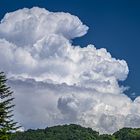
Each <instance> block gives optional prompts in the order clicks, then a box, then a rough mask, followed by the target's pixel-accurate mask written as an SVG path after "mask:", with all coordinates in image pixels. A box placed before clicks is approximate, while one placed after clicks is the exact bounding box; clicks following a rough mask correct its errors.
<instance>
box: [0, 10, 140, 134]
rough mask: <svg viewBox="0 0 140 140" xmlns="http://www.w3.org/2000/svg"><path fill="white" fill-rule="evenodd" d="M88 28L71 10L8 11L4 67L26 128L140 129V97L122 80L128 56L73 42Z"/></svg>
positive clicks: (1, 53)
mask: <svg viewBox="0 0 140 140" xmlns="http://www.w3.org/2000/svg"><path fill="white" fill-rule="evenodd" d="M87 30H88V27H87V26H86V25H83V23H82V22H81V21H80V19H79V18H78V17H76V16H73V15H71V14H69V13H63V12H56V13H54V12H49V11H47V10H46V9H42V8H38V7H34V8H32V9H27V8H24V9H21V10H17V11H15V12H12V13H8V14H6V15H5V17H4V18H3V19H2V21H1V24H0V69H1V70H2V71H5V72H6V73H7V75H8V78H9V79H10V80H9V85H11V87H12V88H13V90H14V91H15V92H14V96H15V102H16V110H15V118H16V120H18V121H19V122H20V123H21V124H22V125H23V127H24V128H25V129H27V128H39V127H40V128H41V127H46V126H52V125H57V124H64V123H77V124H81V125H83V126H86V127H91V128H93V129H95V130H98V131H100V133H113V132H114V131H116V130H118V129H119V128H122V127H140V115H139V114H140V97H137V98H136V99H135V101H131V99H130V98H129V97H127V96H126V95H125V94H123V91H124V89H125V88H123V87H120V86H119V84H118V81H123V80H125V79H126V78H127V75H128V72H129V70H128V66H127V63H126V62H125V61H124V60H117V59H115V58H113V57H112V56H111V54H110V53H109V52H107V51H106V49H105V48H101V49H96V48H95V47H94V45H88V46H87V47H84V48H81V47H80V46H73V45H72V44H71V39H73V38H75V37H80V36H82V35H84V34H86V33H87Z"/></svg>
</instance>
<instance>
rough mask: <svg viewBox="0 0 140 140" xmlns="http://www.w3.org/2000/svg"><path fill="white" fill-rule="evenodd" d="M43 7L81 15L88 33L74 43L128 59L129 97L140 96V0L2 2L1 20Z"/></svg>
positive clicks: (0, 6) (23, 0)
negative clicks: (94, 47) (27, 8)
mask: <svg viewBox="0 0 140 140" xmlns="http://www.w3.org/2000/svg"><path fill="white" fill-rule="evenodd" d="M33 6H39V7H43V8H46V9H48V10H50V11H64V12H69V13H71V14H74V15H77V16H78V17H79V18H80V19H81V20H82V21H83V22H84V23H85V24H86V25H88V26H89V31H88V33H87V34H86V35H85V36H83V37H81V38H77V39H75V40H74V42H73V44H80V45H81V46H86V45H87V44H90V43H91V44H94V45H95V46H96V47H97V48H102V47H103V48H107V50H108V51H109V52H110V53H111V54H112V56H113V57H116V58H119V59H124V60H126V61H127V63H128V66H129V70H130V72H129V75H128V78H127V80H126V81H125V82H123V85H126V86H129V87H130V89H129V91H127V92H126V93H127V94H130V93H133V92H135V93H136V95H140V86H139V83H140V65H139V59H140V55H139V52H140V39H139V37H140V18H139V17H140V1H139V0H117V1H113V0H106V1H102V0H70V1H66V0H59V1H58V0H47V1H46V0H35V1H31V0H30V1H27V0H22V1H18V0H12V1H11V2H9V1H8V0H4V1H0V18H1V19H2V17H3V16H4V14H5V13H7V12H11V11H15V10H16V9H20V8H23V7H29V8H30V7H33Z"/></svg>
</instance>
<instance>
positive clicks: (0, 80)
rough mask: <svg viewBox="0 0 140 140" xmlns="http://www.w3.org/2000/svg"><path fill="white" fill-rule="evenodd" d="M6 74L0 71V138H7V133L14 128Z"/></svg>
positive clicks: (4, 139) (11, 99)
mask: <svg viewBox="0 0 140 140" xmlns="http://www.w3.org/2000/svg"><path fill="white" fill-rule="evenodd" d="M6 81H7V79H6V76H5V75H4V73H3V72H0V140H7V139H8V133H9V132H10V131H12V130H16V129H17V127H16V123H15V122H14V121H13V119H12V117H13V114H12V111H13V110H12V108H13V107H14V105H13V104H12V101H13V99H14V98H12V93H13V92H12V91H10V87H8V86H7V85H6Z"/></svg>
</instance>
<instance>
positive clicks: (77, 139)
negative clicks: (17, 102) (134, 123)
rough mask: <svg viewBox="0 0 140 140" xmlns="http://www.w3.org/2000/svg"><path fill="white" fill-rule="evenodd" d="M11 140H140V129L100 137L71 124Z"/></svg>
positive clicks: (14, 136)
mask: <svg viewBox="0 0 140 140" xmlns="http://www.w3.org/2000/svg"><path fill="white" fill-rule="evenodd" d="M10 140H140V129H132V128H124V129H121V130H120V131H117V132H116V133H114V134H113V135H108V134H103V135H99V133H98V132H96V131H93V130H92V129H91V128H84V127H81V126H79V125H75V124H70V125H63V126H60V125H59V126H54V127H49V128H46V129H37V130H31V129H29V130H27V131H25V132H17V133H14V134H12V135H11V138H10Z"/></svg>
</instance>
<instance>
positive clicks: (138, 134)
mask: <svg viewBox="0 0 140 140" xmlns="http://www.w3.org/2000/svg"><path fill="white" fill-rule="evenodd" d="M114 136H115V137H116V138H117V139H118V140H140V128H137V129H136V128H133V129H132V128H123V129H121V130H119V131H117V132H115V133H114Z"/></svg>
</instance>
